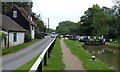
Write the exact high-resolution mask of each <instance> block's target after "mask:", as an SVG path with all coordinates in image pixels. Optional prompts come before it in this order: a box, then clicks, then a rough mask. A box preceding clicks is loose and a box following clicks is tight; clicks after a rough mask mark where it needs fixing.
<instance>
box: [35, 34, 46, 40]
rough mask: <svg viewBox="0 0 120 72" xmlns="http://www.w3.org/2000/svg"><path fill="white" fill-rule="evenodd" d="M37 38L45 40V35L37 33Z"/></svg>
mask: <svg viewBox="0 0 120 72" xmlns="http://www.w3.org/2000/svg"><path fill="white" fill-rule="evenodd" d="M35 38H36V39H41V38H44V34H43V33H35Z"/></svg>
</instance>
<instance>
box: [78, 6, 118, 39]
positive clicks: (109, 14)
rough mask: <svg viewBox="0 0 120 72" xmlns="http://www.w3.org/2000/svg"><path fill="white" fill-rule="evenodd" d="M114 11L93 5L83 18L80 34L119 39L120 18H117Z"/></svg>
mask: <svg viewBox="0 0 120 72" xmlns="http://www.w3.org/2000/svg"><path fill="white" fill-rule="evenodd" d="M114 9H116V8H111V9H110V8H107V7H102V8H100V6H99V5H97V4H96V5H93V7H91V8H88V10H87V11H85V13H84V15H83V16H82V17H81V21H80V23H81V25H79V32H80V34H83V35H96V36H97V35H98V36H102V35H103V36H105V37H106V38H108V39H111V38H112V39H117V38H118V37H119V36H120V24H119V23H120V17H119V16H117V17H115V14H114Z"/></svg>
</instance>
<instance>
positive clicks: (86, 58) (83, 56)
mask: <svg viewBox="0 0 120 72" xmlns="http://www.w3.org/2000/svg"><path fill="white" fill-rule="evenodd" d="M64 41H65V44H66V45H67V47H68V48H70V50H71V52H72V54H74V55H75V56H77V57H78V58H79V59H80V60H81V61H82V64H83V67H84V68H85V69H86V70H90V71H88V72H104V71H102V70H112V69H111V68H109V67H108V66H107V65H106V64H104V63H103V62H101V61H92V60H91V56H92V55H91V54H90V53H88V52H87V51H86V50H84V49H83V48H78V45H83V43H80V42H75V41H72V40H64ZM98 70H100V71H98Z"/></svg>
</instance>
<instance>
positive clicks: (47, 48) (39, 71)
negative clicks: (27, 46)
mask: <svg viewBox="0 0 120 72" xmlns="http://www.w3.org/2000/svg"><path fill="white" fill-rule="evenodd" d="M55 40H56V38H54V39H53V40H52V42H51V43H50V44H49V45H48V46H47V47H46V48H45V49H44V51H43V52H42V54H41V55H40V56H39V57H38V59H37V61H36V62H35V63H34V64H33V66H32V67H31V68H30V70H29V72H36V70H37V69H38V68H40V69H38V72H41V71H42V68H41V67H42V60H43V58H45V59H46V53H47V52H48V56H49V54H50V52H51V49H50V48H51V46H52V45H53V44H54V43H55ZM49 49H50V50H49ZM44 61H45V60H44ZM40 64H41V66H40Z"/></svg>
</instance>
